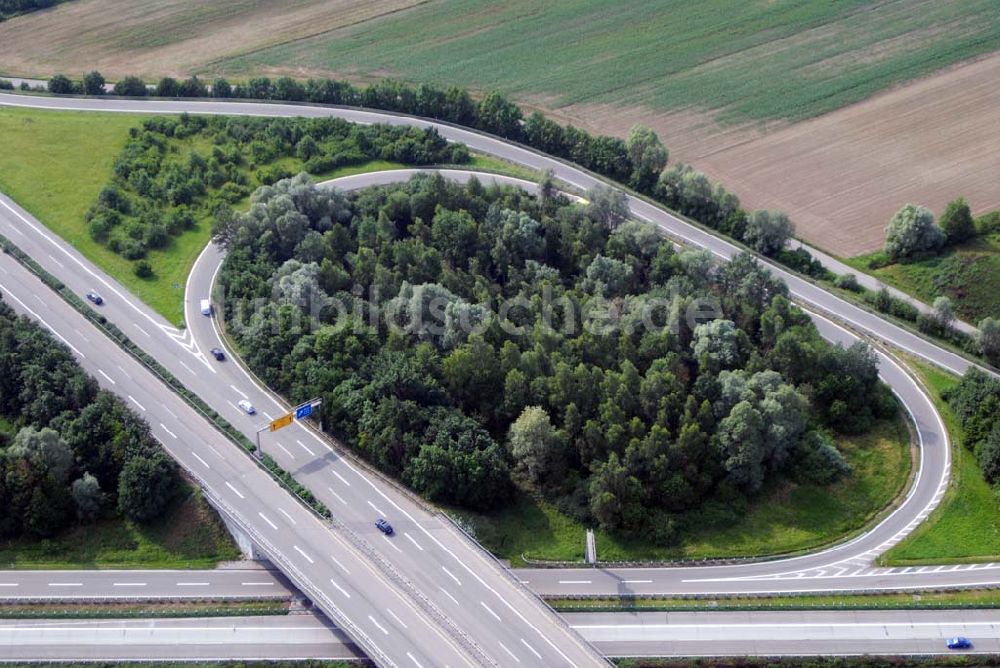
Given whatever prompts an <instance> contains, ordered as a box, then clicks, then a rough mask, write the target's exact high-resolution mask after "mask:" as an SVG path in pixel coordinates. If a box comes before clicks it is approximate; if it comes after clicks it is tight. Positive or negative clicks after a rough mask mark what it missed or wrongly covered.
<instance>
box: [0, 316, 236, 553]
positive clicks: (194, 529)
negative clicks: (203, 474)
mask: <svg viewBox="0 0 1000 668" xmlns="http://www.w3.org/2000/svg"><path fill="white" fill-rule="evenodd" d="M0 379H2V380H0V509H2V511H0V564H5V565H7V566H36V565H39V564H46V563H49V564H60V565H64V566H65V565H77V566H86V565H88V563H89V564H91V565H92V564H93V563H95V562H96V563H105V564H110V563H128V564H141V563H145V562H147V561H148V562H151V565H162V564H168V565H171V566H177V565H183V564H185V563H198V564H206V565H207V564H208V563H214V561H215V560H216V559H217V558H219V557H223V558H233V557H235V556H237V555H238V552H237V551H236V550H235V549H233V547H232V543H231V542H230V541H228V540H227V538H226V537H225V536H224V531H223V530H222V529H221V525H220V523H219V521H218V519H217V518H215V517H214V514H213V513H212V511H211V510H209V509H208V508H207V507H206V506H205V504H204V502H203V501H201V500H200V498H199V497H198V496H197V494H196V492H194V490H192V489H191V488H190V486H189V484H188V483H186V482H185V481H184V480H183V479H182V478H181V476H180V475H179V473H178V469H177V466H176V464H175V463H174V461H173V460H172V459H171V458H170V457H169V456H168V455H167V454H166V452H164V450H163V449H162V448H161V447H160V445H159V444H158V443H157V442H156V441H155V439H154V438H153V436H152V434H151V433H150V431H149V425H147V424H146V423H145V422H144V421H143V420H142V419H141V418H140V417H139V416H138V415H136V414H135V413H134V412H132V411H131V410H130V409H129V408H128V407H127V406H125V404H124V403H122V401H121V400H120V399H118V398H117V397H116V396H114V395H113V394H110V393H108V392H106V391H104V390H101V389H99V387H98V385H97V382H96V381H95V380H94V379H93V378H91V377H89V376H88V375H86V374H85V373H84V371H83V370H82V369H81V368H80V366H79V365H78V364H77V362H76V360H75V359H74V358H73V355H72V354H71V353H70V351H69V350H68V349H67V348H66V347H65V346H64V345H63V344H61V343H59V342H58V341H56V340H55V339H54V338H53V337H52V336H51V335H50V334H49V333H48V332H46V331H45V330H43V329H42V328H41V327H40V326H39V325H38V324H37V323H35V322H34V321H32V320H29V319H28V318H26V317H23V316H18V315H17V314H16V313H14V311H13V310H12V309H11V308H10V307H9V306H7V304H5V303H3V302H0ZM177 515H179V516H180V517H177V518H175V517H174V516H177ZM176 520H183V521H185V522H189V523H191V526H188V527H180V526H168V527H164V524H165V523H166V524H170V525H176V524H177V521H176ZM165 528H166V529H168V531H166V532H165V531H164V529H165ZM85 534H92V536H91V537H88V536H85ZM168 534H170V535H168ZM189 538H195V539H197V540H188V539H189ZM102 540H103V541H104V543H103V544H101V541H102ZM198 543H200V544H198ZM189 559H190V561H189Z"/></svg>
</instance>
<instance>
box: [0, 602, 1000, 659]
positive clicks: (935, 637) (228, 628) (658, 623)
mask: <svg viewBox="0 0 1000 668" xmlns="http://www.w3.org/2000/svg"><path fill="white" fill-rule="evenodd" d="M566 619H567V620H568V621H569V624H570V625H571V627H572V628H573V629H574V630H576V631H577V632H579V633H580V634H581V635H582V636H583V637H585V638H586V639H587V640H589V641H590V642H592V643H594V645H595V646H596V647H597V648H598V649H600V650H601V651H602V652H604V653H605V654H607V655H608V656H616V657H626V656H724V655H730V656H748V655H754V656H807V655H820V656H826V655H831V654H838V655H845V654H847V655H860V654H893V655H898V654H943V653H945V652H948V651H949V650H947V649H946V648H945V643H944V641H945V639H947V638H950V637H953V636H956V635H962V636H965V637H967V638H969V639H971V640H972V642H973V647H972V649H971V650H964V651H963V652H952V653H972V652H974V653H989V654H996V653H1000V637H998V634H997V631H998V628H1000V613H997V612H996V611H993V610H976V611H965V612H957V611H954V610H944V611H937V610H883V611H849V612H845V611H840V612H803V611H780V612H772V611H767V612H669V613H667V612H636V613H625V612H615V613H589V612H588V613H568V614H567V615H566ZM150 656H155V657H157V658H158V659H159V660H168V659H187V660H222V659H227V658H239V659H251V658H257V659H286V660H289V659H347V658H354V657H356V656H357V650H356V648H355V647H354V646H353V645H352V643H351V642H350V640H349V639H348V638H347V637H346V636H345V635H344V634H343V633H341V632H340V631H339V629H336V628H334V627H333V626H332V625H330V623H329V622H327V621H326V620H325V619H323V618H322V617H318V616H315V615H311V614H296V615H285V616H276V617H221V618H207V619H204V618H202V619H143V620H127V621H126V620H86V621H82V620H65V621H55V620H0V661H3V660H22V661H23V660H29V659H36V660H39V659H44V660H52V659H80V658H85V659H89V660H97V659H104V660H128V659H146V658H148V657H150Z"/></svg>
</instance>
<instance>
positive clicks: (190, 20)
mask: <svg viewBox="0 0 1000 668" xmlns="http://www.w3.org/2000/svg"><path fill="white" fill-rule="evenodd" d="M425 1H426V0H76V1H75V2H69V3H66V4H63V5H59V6H58V7H55V8H53V9H51V10H46V11H40V12H34V13H32V14H28V15H25V16H21V17H18V18H16V19H15V20H12V21H7V22H4V23H0V69H2V71H3V72H5V73H9V74H12V75H15V76H39V77H48V76H49V75H51V74H52V73H53V72H63V73H66V74H71V75H81V74H83V73H84V72H87V71H89V70H92V69H97V70H100V71H101V73H102V74H104V76H106V77H108V78H110V79H112V80H114V79H117V78H120V77H122V76H125V75H128V74H138V75H142V76H146V77H150V78H156V77H161V76H165V75H172V76H187V75H188V74H191V73H192V72H193V71H198V69H199V68H200V67H202V66H204V65H205V64H206V63H211V62H214V61H215V60H218V59H222V58H226V57H230V56H234V55H237V54H246V53H252V52H254V51H256V50H258V49H262V48H265V47H270V46H275V45H278V44H283V43H285V42H288V41H294V40H297V39H303V38H306V37H310V36H313V35H317V34H320V33H324V32H328V31H330V30H335V29H338V28H344V27H346V26H351V25H354V24H357V23H363V22H365V21H368V20H371V19H374V18H377V17H380V16H385V15H387V14H392V13H393V12H397V11H399V10H402V9H406V8H408V7H412V6H414V5H419V4H421V3H422V2H425Z"/></svg>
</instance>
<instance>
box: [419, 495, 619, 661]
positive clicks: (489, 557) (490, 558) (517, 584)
mask: <svg viewBox="0 0 1000 668" xmlns="http://www.w3.org/2000/svg"><path fill="white" fill-rule="evenodd" d="M438 517H439V518H444V520H445V524H446V525H449V526H451V527H453V528H454V529H455V530H456V531H457V532H458V535H459V536H460V537H461V538H464V539H465V540H466V541H468V543H469V546H470V547H471V548H472V549H473V550H476V551H478V552H479V554H480V555H481V556H485V557H486V561H487V562H488V563H490V564H491V565H492V566H493V567H494V568H495V569H496V570H497V571H498V572H499V573H500V575H501V577H505V578H507V579H508V580H509V581H510V582H511V583H512V584H513V585H514V588H515V589H516V590H517V591H519V592H520V593H521V594H522V595H523V596H527V597H528V598H530V599H532V600H534V601H535V602H537V603H538V604H540V605H541V606H542V607H543V608H544V609H545V610H547V611H548V612H549V613H551V616H552V617H554V618H555V619H556V620H557V623H558V624H560V625H561V626H562V627H563V628H564V629H565V630H566V631H568V632H569V633H570V634H571V635H572V636H574V637H576V638H579V639H580V643H581V644H582V645H583V646H584V647H586V648H587V649H588V650H589V651H590V652H591V653H592V654H593V656H594V657H596V658H597V659H599V660H600V662H601V663H602V665H607V663H608V661H607V659H606V658H604V655H603V654H601V652H600V651H598V649H597V648H596V647H594V645H593V644H592V643H591V642H590V641H589V640H587V639H585V638H584V637H583V636H582V635H580V634H578V633H577V632H576V631H574V630H573V628H572V627H571V626H570V625H569V622H567V621H566V618H565V617H563V616H562V615H560V614H559V613H558V612H556V611H555V610H554V609H553V608H552V606H551V605H549V603H548V601H546V600H545V599H544V598H543V597H542V596H540V595H538V594H537V593H535V592H533V591H532V590H530V589H528V588H527V587H526V586H525V585H524V583H523V582H522V581H521V579H520V578H519V577H517V576H516V575H514V573H513V572H511V570H510V569H509V568H508V567H507V566H506V565H505V564H504V563H503V562H502V561H500V559H498V558H497V556H496V555H495V554H493V553H492V552H490V551H489V550H487V549H486V548H485V547H483V545H482V543H480V542H479V541H478V540H476V538H475V537H474V536H473V535H472V534H470V533H469V532H468V531H466V530H465V529H464V528H463V527H462V525H461V524H459V523H458V522H456V521H455V520H454V518H452V517H450V516H449V515H447V514H446V513H438Z"/></svg>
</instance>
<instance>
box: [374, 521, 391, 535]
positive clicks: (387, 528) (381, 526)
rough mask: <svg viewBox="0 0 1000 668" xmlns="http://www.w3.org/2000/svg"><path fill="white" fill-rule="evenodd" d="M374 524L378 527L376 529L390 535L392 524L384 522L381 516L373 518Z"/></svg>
mask: <svg viewBox="0 0 1000 668" xmlns="http://www.w3.org/2000/svg"><path fill="white" fill-rule="evenodd" d="M375 526H376V527H378V530H379V531H381V532H382V533H384V534H385V535H386V536H391V535H392V525H391V524H389V523H388V522H386V521H385V520H384V519H382V518H381V517H380V518H379V519H377V520H375Z"/></svg>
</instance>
